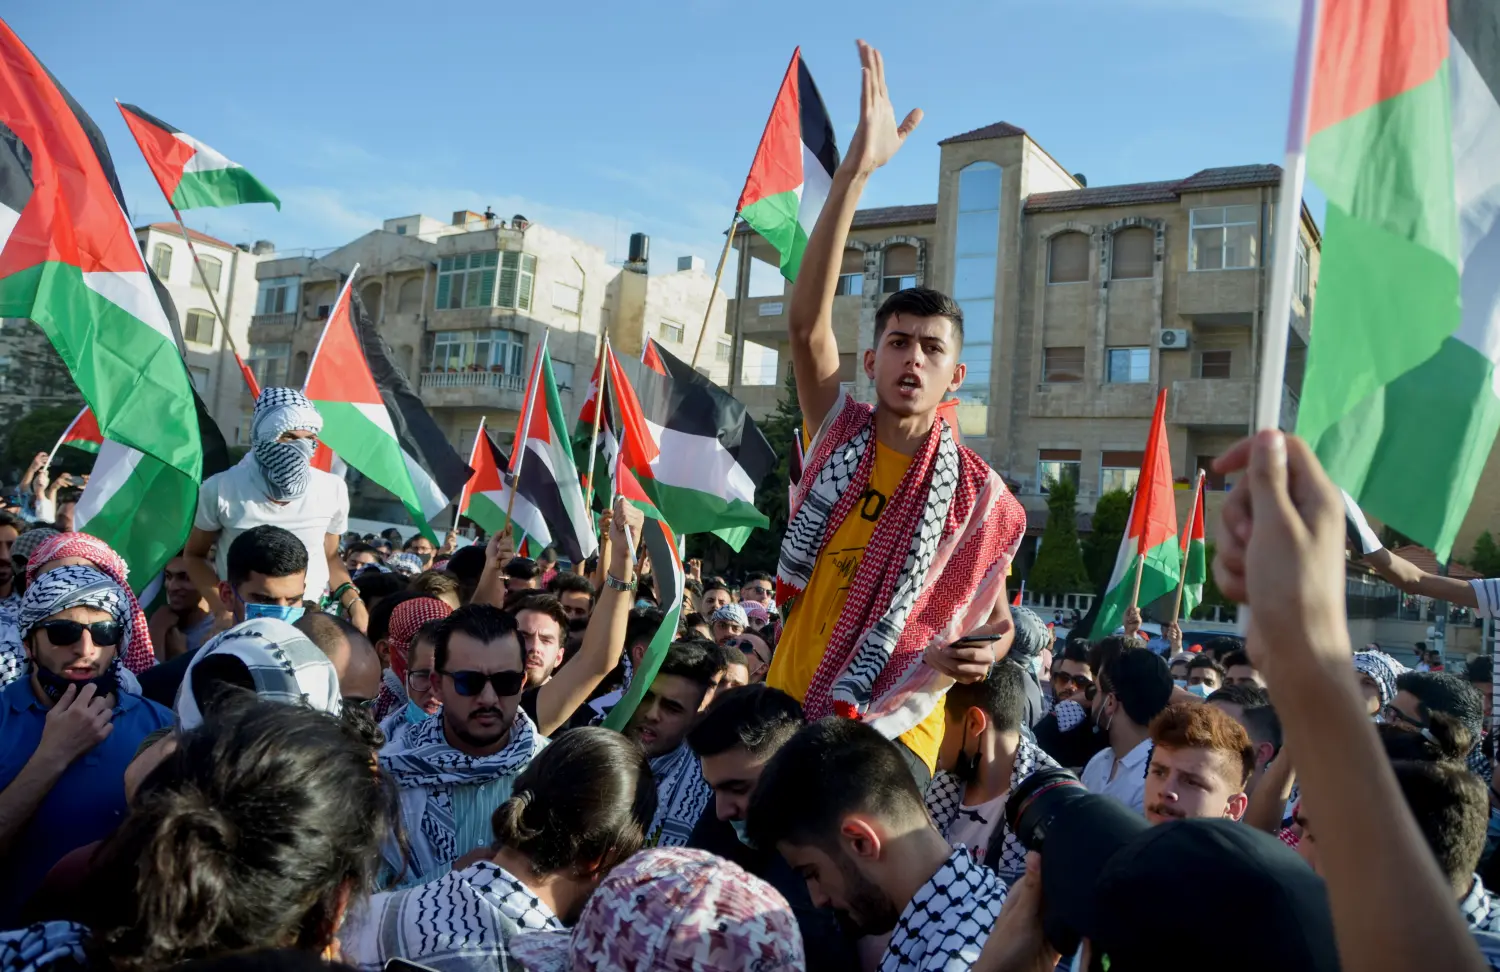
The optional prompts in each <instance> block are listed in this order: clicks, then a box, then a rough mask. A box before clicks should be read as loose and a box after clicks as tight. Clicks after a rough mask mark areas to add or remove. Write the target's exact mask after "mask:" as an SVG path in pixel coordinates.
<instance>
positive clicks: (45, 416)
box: [0, 405, 94, 483]
mask: <svg viewBox="0 0 1500 972" xmlns="http://www.w3.org/2000/svg"><path fill="white" fill-rule="evenodd" d="M81 407H82V406H81V405H44V406H42V407H41V408H34V409H32V410H31V411H29V412H27V413H26V414H25V415H23V416H21V418H20V420H19V421H17V422H16V424H15V425H14V426H13V427H12V428H11V430H10V436H9V437H8V438H7V439H6V440H5V453H4V456H3V457H0V463H3V465H4V471H5V474H6V480H7V481H8V482H12V483H14V482H16V481H17V480H19V479H20V478H21V475H22V474H23V473H25V472H26V467H27V466H28V465H29V464H30V463H31V457H32V456H34V455H36V454H37V453H38V452H50V451H51V450H52V447H53V446H55V445H57V437H58V436H60V435H62V434H63V430H64V429H66V428H67V427H68V423H69V422H71V421H73V419H74V418H76V417H77V416H78V410H79V408H81ZM92 468H94V457H93V456H92V455H90V454H89V453H87V452H84V451H83V450H81V449H68V448H64V449H59V450H57V456H56V458H55V459H54V460H53V463H52V472H53V475H56V474H57V473H58V472H70V473H74V474H82V473H86V472H88V471H89V470H90V469H92Z"/></svg>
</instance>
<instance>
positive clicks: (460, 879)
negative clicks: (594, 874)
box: [339, 861, 567, 972]
mask: <svg viewBox="0 0 1500 972" xmlns="http://www.w3.org/2000/svg"><path fill="white" fill-rule="evenodd" d="M566 930H567V929H566V928H565V926H564V925H563V923H562V922H561V921H559V920H558V918H557V916H556V915H554V914H553V913H552V910H551V909H550V908H548V907H547V906H546V905H545V904H543V903H542V901H541V899H539V898H538V897H537V896H536V895H535V894H533V893H532V891H531V889H530V888H528V887H526V885H525V884H523V883H521V881H520V880H519V879H518V878H516V877H515V876H514V875H512V874H511V873H510V872H508V871H506V870H505V869H504V868H501V867H499V866H498V865H496V864H494V863H493V862H491V861H480V862H479V863H477V864H474V865H472V866H470V867H467V868H465V869H464V870H462V871H449V872H448V873H447V874H445V875H443V876H442V877H441V878H439V879H438V880H436V881H432V882H430V883H428V884H423V885H420V886H418V887H415V888H408V889H406V890H404V891H391V892H387V893H384V894H377V895H375V896H374V897H373V898H371V899H370V903H369V906H368V908H367V909H364V910H363V911H362V912H360V913H353V914H351V918H350V921H349V923H348V924H347V925H346V926H345V928H344V931H343V932H342V933H341V934H340V936H339V941H340V945H341V952H342V955H341V956H340V957H341V959H342V960H343V961H344V962H345V963H347V964H349V965H352V966H354V967H355V968H357V969H362V970H366V972H380V970H382V969H384V968H385V964H386V962H388V961H390V960H391V959H393V958H403V959H408V960H410V961H412V962H416V963H419V964H421V965H423V966H426V967H428V968H432V969H436V970H438V972H491V970H495V969H501V970H503V969H506V968H510V967H514V966H512V965H511V963H512V962H513V961H514V958H513V957H512V956H511V954H510V939H511V938H512V936H514V935H518V934H521V933H523V932H537V931H545V932H565V931H566Z"/></svg>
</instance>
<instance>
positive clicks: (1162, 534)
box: [1090, 388, 1182, 639]
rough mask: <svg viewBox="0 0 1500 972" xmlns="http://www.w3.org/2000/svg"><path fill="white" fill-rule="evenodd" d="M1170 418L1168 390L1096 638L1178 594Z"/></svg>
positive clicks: (1159, 405) (1155, 419)
mask: <svg viewBox="0 0 1500 972" xmlns="http://www.w3.org/2000/svg"><path fill="white" fill-rule="evenodd" d="M1166 413H1167V390H1166V389H1165V388H1163V389H1162V390H1161V392H1160V393H1159V394H1158V395H1157V396H1156V412H1155V414H1154V415H1153V416H1152V417H1151V432H1150V435H1149V436H1148V437H1147V439H1146V455H1145V457H1144V458H1143V459H1142V460H1141V475H1140V478H1139V479H1138V480H1137V481H1136V484H1135V495H1134V496H1133V497H1132V498H1131V500H1130V525H1129V526H1127V527H1126V529H1125V536H1123V537H1121V538H1120V553H1119V555H1118V556H1117V557H1116V558H1115V569H1114V573H1113V574H1111V575H1110V578H1109V587H1108V588H1107V589H1106V591H1105V594H1104V599H1103V602H1102V603H1101V605H1100V609H1099V614H1098V617H1096V618H1095V619H1094V629H1093V633H1092V634H1091V635H1090V637H1091V638H1095V639H1098V638H1104V637H1107V636H1109V635H1111V634H1114V631H1115V629H1116V628H1118V627H1119V626H1120V624H1121V623H1122V622H1123V621H1124V620H1125V609H1126V608H1128V607H1130V605H1131V604H1137V605H1140V606H1142V607H1144V606H1145V605H1147V604H1150V603H1151V602H1152V601H1154V600H1156V599H1157V598H1159V597H1161V596H1162V595H1164V594H1170V593H1172V591H1173V590H1175V589H1176V588H1177V579H1178V578H1179V577H1181V576H1182V551H1181V550H1179V549H1178V547H1177V501H1176V499H1175V498H1174V496H1173V492H1172V490H1173V486H1172V457H1171V455H1170V454H1169V453H1168V451H1167V427H1166ZM1137 578H1139V581H1137ZM1137 585H1139V586H1137Z"/></svg>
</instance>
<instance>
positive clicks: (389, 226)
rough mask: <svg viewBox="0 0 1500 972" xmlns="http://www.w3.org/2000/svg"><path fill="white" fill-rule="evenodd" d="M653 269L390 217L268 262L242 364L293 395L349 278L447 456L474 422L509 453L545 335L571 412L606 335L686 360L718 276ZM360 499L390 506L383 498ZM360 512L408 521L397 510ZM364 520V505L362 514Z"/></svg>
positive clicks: (491, 223)
mask: <svg viewBox="0 0 1500 972" xmlns="http://www.w3.org/2000/svg"><path fill="white" fill-rule="evenodd" d="M686 262H687V268H686V269H682V270H677V271H675V272H671V273H661V274H651V275H648V274H647V273H645V272H644V268H633V267H631V266H630V265H626V266H624V267H622V266H620V265H617V264H614V263H611V262H610V261H609V259H608V258H607V256H606V254H605V252H604V250H602V249H601V248H599V247H597V246H594V245H592V244H589V243H586V242H584V241H582V240H578V239H575V238H573V237H571V236H568V235H566V234H563V233H560V232H558V231H557V230H554V229H552V228H550V227H548V226H545V225H542V224H539V223H531V222H528V221H526V220H525V219H524V218H521V217H516V218H513V219H510V220H503V219H498V218H493V217H486V216H481V215H479V214H475V213H469V212H459V213H455V214H454V215H453V219H452V220H450V221H449V222H446V223H445V222H443V221H441V220H437V219H433V218H432V217H428V216H407V217H401V218H398V219H390V220H386V221H385V224H384V225H383V226H382V227H381V228H380V229H378V230H373V231H371V232H369V233H367V234H365V235H364V236H362V237H360V238H359V239H357V240H354V241H353V242H351V243H348V244H346V245H344V246H341V247H338V248H337V249H334V250H332V251H328V252H319V253H310V252H302V253H290V254H275V255H274V257H273V258H271V259H267V260H265V261H263V262H262V263H261V264H260V266H259V268H258V273H257V276H258V277H259V283H260V289H259V293H258V295H257V304H256V315H255V317H254V318H253V319H252V321H251V326H250V362H251V366H252V368H254V370H255V371H256V374H257V375H258V376H259V378H260V380H261V383H262V384H277V383H281V384H290V385H293V386H297V387H300V386H301V384H302V382H303V380H304V379H305V377H306V374H307V367H308V363H309V361H310V359H311V357H312V355H313V352H314V351H315V349H316V347H317V343H318V338H319V336H320V335H321V334H322V331H323V325H324V323H325V322H326V320H327V316H328V313H329V309H330V308H331V306H332V304H333V302H334V300H335V299H336V297H337V294H338V288H339V287H340V286H341V285H342V282H343V280H344V279H345V278H346V277H347V276H348V275H349V274H350V273H351V272H354V268H355V266H356V264H357V265H358V271H357V273H355V277H354V285H353V286H354V287H355V289H356V290H357V291H358V293H359V294H360V297H361V299H362V300H363V302H364V304H365V307H366V309H367V311H368V312H369V313H370V314H371V316H372V317H373V318H374V320H375V323H376V325H377V327H378V328H379V330H380V333H381V334H382V336H383V337H384V338H385V340H386V342H387V343H388V344H389V345H390V347H391V351H392V355H393V358H394V360H395V363H396V365H397V366H398V367H399V368H401V369H402V370H403V372H405V374H406V376H407V378H408V379H409V380H410V381H411V383H412V385H413V387H415V388H417V390H418V391H419V393H420V395H421V397H422V401H423V403H424V404H425V405H426V406H427V407H428V409H429V410H430V411H431V412H432V415H433V417H434V419H436V421H437V423H438V425H439V427H441V428H442V430H443V432H444V433H445V434H446V435H447V436H448V439H449V441H450V442H451V443H452V444H453V446H454V448H456V449H457V450H459V452H460V454H462V455H464V456H467V455H468V453H469V450H470V448H471V447H472V445H473V442H474V437H475V435H476V433H477V430H478V428H479V422H480V419H481V418H483V419H484V420H485V422H486V425H487V426H488V427H489V428H490V429H492V430H493V431H494V433H495V437H496V439H497V441H499V442H500V443H501V444H502V445H508V443H509V441H510V439H511V437H512V435H513V433H514V430H515V427H516V424H517V422H518V419H519V414H520V409H521V407H522V405H523V401H524V392H525V385H526V374H527V370H528V369H529V368H530V366H531V361H532V357H533V355H534V354H535V351H536V349H537V347H538V346H539V344H540V342H541V341H542V339H543V337H544V336H545V337H546V340H547V348H548V353H549V356H550V357H551V359H552V366H553V371H554V374H555V377H556V379H557V383H558V386H559V392H560V396H561V399H562V405H563V411H564V414H565V415H566V416H567V419H568V421H570V422H571V421H572V420H573V418H574V417H575V416H576V415H577V414H578V410H579V408H580V407H581V406H582V404H583V401H584V398H585V397H586V395H587V392H588V385H589V378H590V376H591V374H592V371H593V366H594V359H595V354H596V349H597V347H598V342H599V339H600V334H601V333H602V332H603V331H605V330H607V331H608V333H609V337H610V341H611V342H612V344H613V345H614V346H615V347H616V350H617V351H618V352H619V353H620V354H622V355H639V354H640V353H641V349H642V347H643V346H644V342H645V341H646V340H647V339H648V338H654V339H656V340H658V341H660V342H661V343H662V345H663V346H664V347H666V348H667V349H668V351H670V352H671V353H673V354H675V355H677V356H678V357H680V358H682V359H684V360H691V359H692V357H693V351H694V346H695V344H696V342H697V339H698V332H699V330H700V329H701V327H702V324H703V320H704V313H705V310H706V309H707V307H708V299H709V294H710V292H712V291H713V278H712V277H711V276H710V275H709V274H708V273H706V272H705V271H704V269H703V265H702V261H686ZM726 303H727V301H726V298H725V295H724V294H722V293H720V294H718V297H717V299H716V300H715V301H714V302H713V309H712V311H711V316H710V319H709V335H708V340H707V341H706V342H705V346H704V350H703V352H702V354H701V356H700V358H699V362H698V367H699V369H700V370H702V371H704V372H705V373H707V374H708V375H709V376H710V377H711V378H713V379H714V380H716V381H719V382H721V383H722V382H726V381H727V379H728V363H727V361H726V360H716V343H715V342H716V340H718V338H717V337H716V336H721V335H723V332H724V311H725V306H726ZM361 492H363V493H364V494H365V495H364V497H363V498H364V499H365V500H367V501H368V503H375V504H376V505H381V504H384V505H385V506H387V507H391V504H390V502H387V501H386V498H385V497H383V496H382V495H381V492H382V491H379V490H371V489H363V490H357V491H356V505H358V502H359V494H360V493H361ZM368 503H367V505H365V507H364V509H363V515H367V516H372V517H379V516H384V517H385V518H389V519H396V520H404V514H402V513H400V512H399V507H391V508H388V509H375V508H372V507H371V506H370V505H368ZM357 512H359V511H357Z"/></svg>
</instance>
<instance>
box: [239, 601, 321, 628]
mask: <svg viewBox="0 0 1500 972" xmlns="http://www.w3.org/2000/svg"><path fill="white" fill-rule="evenodd" d="M306 610H307V609H306V608H304V607H303V606H302V605H300V604H286V605H283V604H250V603H248V602H247V603H246V604H245V620H246V621H254V620H255V619H256V618H275V619H276V620H278V621H285V622H286V623H287V624H295V623H296V622H297V621H298V620H300V619H301V617H302V615H303V613H304V612H305V611H306Z"/></svg>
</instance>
